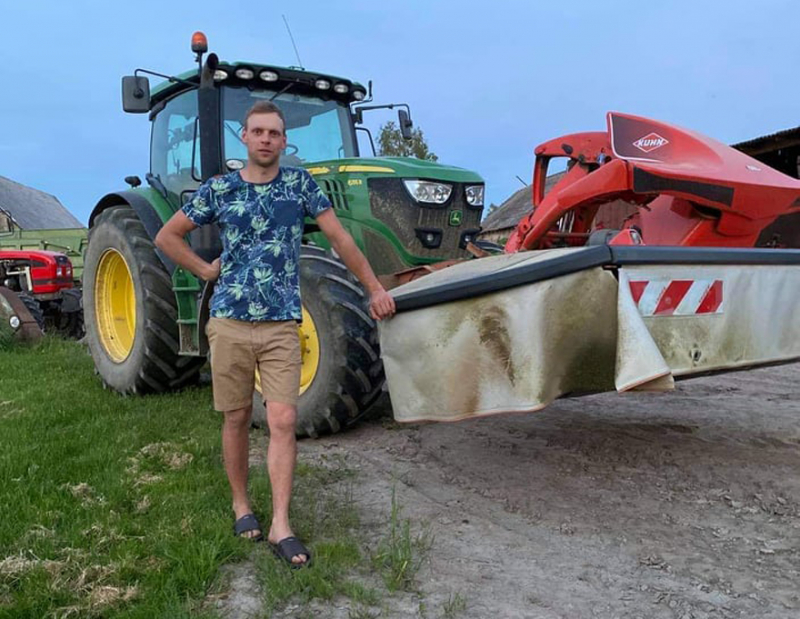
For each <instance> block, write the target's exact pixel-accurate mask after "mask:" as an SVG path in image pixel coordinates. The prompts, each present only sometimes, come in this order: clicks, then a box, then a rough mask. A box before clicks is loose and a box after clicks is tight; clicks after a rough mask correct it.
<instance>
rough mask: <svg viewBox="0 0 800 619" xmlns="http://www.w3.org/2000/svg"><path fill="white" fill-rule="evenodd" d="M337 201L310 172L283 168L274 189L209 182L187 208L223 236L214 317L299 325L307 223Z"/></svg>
mask: <svg viewBox="0 0 800 619" xmlns="http://www.w3.org/2000/svg"><path fill="white" fill-rule="evenodd" d="M330 206H331V203H330V201H329V200H328V198H327V197H326V196H325V194H324V193H323V192H322V190H321V189H320V188H319V186H318V185H317V183H315V182H314V179H313V178H312V177H311V174H309V173H308V171H307V170H305V169H302V168H284V167H281V168H280V171H279V172H278V175H277V176H276V177H275V178H274V179H273V180H272V181H271V182H269V183H264V184H255V183H248V182H247V181H245V180H243V179H242V177H241V175H240V174H239V172H238V171H237V172H231V173H230V174H226V175H225V176H221V177H217V178H212V179H210V180H208V181H207V182H205V183H204V184H203V185H202V186H201V187H200V188H199V189H198V190H197V192H196V193H195V194H194V196H193V197H192V199H191V201H190V202H188V203H187V204H186V205H185V206H184V207H183V212H184V213H185V214H186V216H187V217H188V218H189V219H190V220H192V222H193V223H194V224H196V225H197V226H202V225H205V224H209V223H213V222H216V223H218V224H219V227H220V233H221V236H222V256H221V257H220V274H219V279H218V280H217V285H216V287H215V289H214V296H213V297H212V298H211V316H213V317H215V318H232V319H234V320H245V321H249V322H263V321H268V320H300V319H301V315H302V313H301V309H300V276H299V272H298V266H299V260H300V241H301V239H302V236H303V219H304V218H305V217H313V218H316V217H317V216H318V215H319V214H320V213H321V212H322V211H324V210H326V209H328V208H330Z"/></svg>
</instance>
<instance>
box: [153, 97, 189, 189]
mask: <svg viewBox="0 0 800 619" xmlns="http://www.w3.org/2000/svg"><path fill="white" fill-rule="evenodd" d="M150 152H151V160H150V172H151V173H152V174H153V175H155V176H158V177H159V179H160V180H161V182H162V183H163V184H164V187H166V189H167V192H169V193H170V194H172V195H174V196H175V198H176V199H177V200H178V202H180V201H181V194H182V193H183V192H184V191H187V190H189V191H193V190H194V189H196V188H197V187H198V185H199V184H200V183H199V181H198V180H197V179H199V178H200V136H199V131H198V124H197V91H196V90H190V91H188V92H184V93H182V94H180V95H178V96H177V97H174V98H172V99H170V100H169V102H167V105H166V107H165V108H164V109H163V110H161V112H159V113H158V116H156V118H155V120H154V121H153V134H152V143H151V148H150Z"/></svg>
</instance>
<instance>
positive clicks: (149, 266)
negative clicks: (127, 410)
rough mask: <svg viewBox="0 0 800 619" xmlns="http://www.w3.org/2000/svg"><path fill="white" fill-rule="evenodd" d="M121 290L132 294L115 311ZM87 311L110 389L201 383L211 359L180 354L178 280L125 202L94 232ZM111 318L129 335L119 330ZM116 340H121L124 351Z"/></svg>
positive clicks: (87, 267)
mask: <svg viewBox="0 0 800 619" xmlns="http://www.w3.org/2000/svg"><path fill="white" fill-rule="evenodd" d="M120 257H121V258H122V260H124V266H121V265H122V262H121V261H120ZM114 266H116V269H114V268H112V267H114ZM120 286H121V287H123V289H124V288H125V287H126V286H127V289H128V290H129V294H128V295H124V294H122V295H117V296H116V297H115V299H114V302H115V303H116V304H117V305H114V302H112V290H113V289H115V288H118V287H120ZM120 299H122V301H120ZM125 299H130V303H128V306H130V305H132V306H133V308H135V318H132V316H133V312H132V311H128V312H127V313H126V312H123V311H118V309H119V305H120V303H124V300H125ZM128 306H125V307H128ZM83 307H84V322H85V328H86V340H87V343H88V345H89V350H90V352H91V354H92V357H93V359H94V363H95V367H96V369H97V372H98V374H99V375H100V377H101V378H102V380H103V382H104V384H105V385H107V386H108V387H110V388H111V389H114V390H116V391H119V392H120V393H140V394H144V393H158V392H163V391H169V390H173V389H179V388H181V387H183V386H185V385H187V384H190V383H193V382H195V381H196V380H197V376H198V372H199V370H200V367H201V366H202V365H203V363H204V362H205V358H204V357H189V356H181V355H179V354H178V351H179V344H178V322H177V321H178V310H177V306H176V302H175V294H174V293H173V291H172V280H171V278H170V276H169V274H168V273H167V271H166V269H165V268H164V266H163V264H162V263H161V261H160V260H159V258H158V256H157V255H156V251H155V245H154V244H153V241H152V240H151V239H150V237H149V236H148V234H147V232H146V231H145V229H144V226H143V225H142V223H141V221H140V220H139V218H138V216H137V215H136V213H135V212H134V210H133V209H132V208H131V207H130V206H128V205H127V204H122V205H118V206H113V207H110V208H108V209H106V210H105V211H103V212H102V213H101V214H100V215H99V216H98V217H97V219H96V220H95V223H94V226H92V228H91V230H90V231H89V244H88V247H87V249H86V256H85V258H84V274H83ZM110 308H111V309H113V310H114V311H109V309H110ZM129 309H130V308H129ZM109 316H112V318H113V320H118V321H119V322H120V323H121V324H123V325H124V329H127V331H125V330H123V331H119V332H117V331H115V327H114V325H113V321H109V318H108V317H109ZM126 318H127V319H126ZM117 335H120V336H121V337H117ZM116 342H122V345H121V347H120V346H119V345H118V344H117V343H116Z"/></svg>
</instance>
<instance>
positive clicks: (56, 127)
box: [0, 0, 800, 222]
mask: <svg viewBox="0 0 800 619" xmlns="http://www.w3.org/2000/svg"><path fill="white" fill-rule="evenodd" d="M212 7H217V8H216V9H212ZM256 7H257V8H256ZM282 14H285V15H286V17H287V19H288V20H289V23H290V25H291V27H292V31H293V34H294V38H295V41H296V42H297V45H298V47H299V51H300V56H301V58H302V61H303V64H304V66H305V67H306V68H307V69H311V70H317V71H320V72H329V73H332V74H335V75H341V76H345V77H349V78H351V79H353V80H357V81H360V82H362V83H364V84H366V82H367V81H368V80H370V79H371V80H373V83H374V94H375V102H376V103H379V102H386V103H389V102H407V103H409V104H410V105H411V109H412V117H413V119H414V121H415V122H416V124H417V126H419V127H421V128H422V130H423V131H424V133H425V135H426V137H427V140H428V143H429V145H430V147H431V149H432V150H433V151H434V152H435V153H436V154H437V155H438V156H439V160H440V161H441V162H443V163H449V164H453V165H458V166H461V167H465V168H469V169H472V170H475V171H477V172H479V173H480V174H481V175H482V176H483V177H484V179H485V180H486V183H487V206H488V203H489V202H495V203H499V202H502V201H503V200H504V199H505V198H506V197H507V196H508V195H510V194H511V193H512V192H514V191H515V190H516V189H518V188H519V187H520V186H521V185H520V182H519V181H518V180H517V179H516V178H515V177H516V176H520V177H522V178H523V179H525V180H526V181H527V180H528V179H529V178H530V175H531V169H532V164H533V149H534V147H535V146H536V145H537V144H538V143H540V142H543V141H545V140H547V139H550V138H553V137H557V136H558V135H561V134H565V133H572V132H577V131H588V130H598V129H604V127H605V116H604V115H605V112H606V111H608V110H618V111H623V112H629V113H633V114H639V115H643V116H650V117H653V118H656V119H659V120H664V121H668V122H673V123H675V124H678V125H682V126H685V127H689V128H692V129H695V130H697V131H700V132H702V133H705V134H708V135H710V136H712V137H715V138H717V139H720V140H722V141H725V142H736V141H740V140H744V139H747V138H750V137H755V136H758V135H763V134H765V133H771V132H774V131H777V130H780V129H785V128H788V127H794V126H797V125H800V108H798V105H797V100H798V89H800V86H798V83H799V82H798V73H797V66H798V58H800V49H799V48H800V40H798V38H797V36H796V28H797V24H798V23H800V19H799V18H800V3H798V2H796V1H793V2H790V1H788V0H772V1H770V0H765V1H762V2H758V3H756V2H752V1H741V0H728V1H705V2H703V1H700V0H695V1H694V2H688V1H683V0H679V1H674V2H667V1H662V2H655V1H653V2H644V1H633V0H631V1H628V0H624V1H623V0H617V1H615V0H607V1H606V2H602V3H601V2H581V1H573V2H538V1H534V0H529V1H527V2H525V1H522V0H518V1H517V0H496V1H495V2H474V3H470V2H465V1H461V2H455V1H454V2H451V1H441V2H435V1H433V0H429V1H427V2H424V1H421V0H406V1H405V2H392V3H385V2H384V3H377V2H366V1H364V2H362V1H354V2H349V1H346V0H340V1H339V2H332V1H328V2H317V1H313V2H312V1H309V0H294V1H293V2H273V1H263V0H262V1H261V2H257V3H256V2H237V1H230V0H229V1H227V2H224V3H213V4H212V3H203V2H184V1H182V0H172V1H170V2H166V1H163V0H162V1H160V2H154V1H151V0H139V1H138V2H135V3H127V2H126V3H122V2H114V1H112V0H106V1H104V2H99V1H94V0H91V1H90V0H73V1H72V2H55V1H53V0H49V1H43V0H27V1H26V2H11V1H10V0H4V1H3V7H2V12H0V59H1V60H2V64H0V76H1V77H2V82H0V83H1V84H2V86H1V87H0V127H1V128H2V133H1V134H0V135H1V136H2V137H1V138H0V175H2V176H6V177H8V178H11V179H14V180H17V181H19V182H22V183H25V184H28V185H31V186H33V187H37V188H39V189H42V190H44V191H47V192H49V193H53V194H55V195H56V196H58V197H59V199H60V200H61V201H62V202H63V203H64V204H65V205H66V206H67V208H69V209H70V210H71V211H72V212H73V213H74V214H75V216H76V217H78V219H80V220H82V221H84V222H85V221H86V220H87V219H88V216H89V213H90V211H91V209H92V207H93V206H94V204H95V203H96V202H97V200H99V199H100V198H101V197H102V196H103V195H104V194H105V193H108V192H111V191H115V190H118V189H122V188H124V183H123V180H122V179H123V178H124V177H125V176H127V175H130V174H138V175H139V176H140V177H142V178H143V177H144V174H145V173H146V172H147V165H148V147H149V123H148V121H147V119H146V117H145V116H143V115H128V114H124V113H123V112H122V107H121V103H120V77H121V76H122V75H125V74H129V73H132V72H133V69H135V68H137V67H143V68H149V69H153V70H156V71H159V72H164V73H179V72H181V71H184V70H187V69H189V68H191V67H192V61H193V57H192V55H191V53H190V51H189V41H190V37H191V34H192V32H193V31H195V30H203V31H204V32H205V33H206V34H207V35H208V38H209V43H210V48H211V50H212V51H215V52H217V53H218V54H219V55H220V57H221V58H222V59H226V60H252V61H256V62H265V63H273V64H277V65H292V64H296V59H295V55H294V51H293V48H292V45H291V41H290V39H289V36H288V35H287V33H286V29H285V26H284V23H283V20H282V18H281V15H282ZM156 81H157V80H156ZM153 83H155V82H153ZM368 118H369V125H370V126H371V128H372V129H373V131H375V130H376V129H377V127H378V125H379V124H380V123H381V122H384V121H386V120H389V119H391V118H393V115H392V114H391V113H389V112H387V113H386V114H382V113H375V114H373V115H372V116H369V117H368Z"/></svg>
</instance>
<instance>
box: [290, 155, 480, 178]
mask: <svg viewBox="0 0 800 619" xmlns="http://www.w3.org/2000/svg"><path fill="white" fill-rule="evenodd" d="M305 167H306V168H307V169H308V171H309V172H311V173H312V174H314V175H322V174H340V173H344V172H351V173H363V174H375V175H376V176H396V177H398V178H421V179H430V180H440V181H449V182H451V183H483V179H482V178H481V177H480V175H478V174H476V173H475V172H472V171H470V170H465V169H464V168H457V167H455V166H448V165H442V164H440V163H436V162H435V161H424V160H422V159H414V158H412V157H350V158H346V159H335V160H330V161H319V162H315V163H307V164H305Z"/></svg>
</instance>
